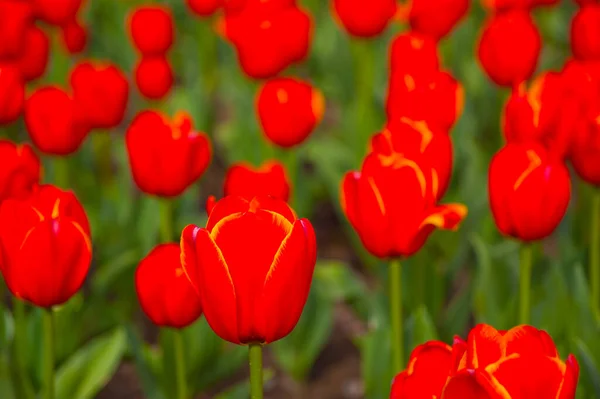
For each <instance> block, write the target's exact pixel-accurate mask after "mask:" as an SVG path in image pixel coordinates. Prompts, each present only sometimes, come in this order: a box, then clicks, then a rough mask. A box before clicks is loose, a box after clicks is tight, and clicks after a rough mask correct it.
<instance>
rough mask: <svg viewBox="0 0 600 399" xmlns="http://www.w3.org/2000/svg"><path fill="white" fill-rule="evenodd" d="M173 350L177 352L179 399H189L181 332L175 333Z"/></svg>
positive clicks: (177, 396) (176, 367)
mask: <svg viewBox="0 0 600 399" xmlns="http://www.w3.org/2000/svg"><path fill="white" fill-rule="evenodd" d="M172 335H173V350H174V351H175V375H176V379H177V395H176V398H177V399H186V398H187V382H186V370H185V352H184V345H183V334H182V332H181V331H180V330H176V331H173V334H172Z"/></svg>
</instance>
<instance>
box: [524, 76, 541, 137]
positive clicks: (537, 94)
mask: <svg viewBox="0 0 600 399" xmlns="http://www.w3.org/2000/svg"><path fill="white" fill-rule="evenodd" d="M545 79H546V76H545V75H544V76H540V77H538V78H537V79H536V80H534V81H533V83H532V84H531V87H530V89H529V92H528V93H527V101H528V102H529V104H530V105H531V109H532V110H533V125H534V126H535V127H538V126H539V125H540V111H541V109H542V89H543V88H544V80H545Z"/></svg>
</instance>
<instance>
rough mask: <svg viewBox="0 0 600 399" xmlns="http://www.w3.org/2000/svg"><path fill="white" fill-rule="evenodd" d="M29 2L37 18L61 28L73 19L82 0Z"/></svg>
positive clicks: (33, 0) (31, 0) (35, 0)
mask: <svg viewBox="0 0 600 399" xmlns="http://www.w3.org/2000/svg"><path fill="white" fill-rule="evenodd" d="M29 2H30V3H31V5H32V6H33V9H34V13H35V16H36V17H37V18H39V19H41V20H43V21H44V22H47V23H49V24H52V25H57V26H61V25H64V24H66V23H67V22H69V21H72V20H73V19H75V16H76V15H77V11H79V8H80V7H81V4H82V3H83V0H60V1H57V0H29Z"/></svg>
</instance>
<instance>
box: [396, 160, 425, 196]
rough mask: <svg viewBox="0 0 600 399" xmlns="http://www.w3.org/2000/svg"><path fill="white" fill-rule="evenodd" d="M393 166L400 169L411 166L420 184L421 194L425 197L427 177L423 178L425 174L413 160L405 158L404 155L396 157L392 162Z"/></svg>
mask: <svg viewBox="0 0 600 399" xmlns="http://www.w3.org/2000/svg"><path fill="white" fill-rule="evenodd" d="M393 167H394V168H396V169H401V168H404V167H407V168H411V169H412V170H413V171H414V172H415V176H416V177H417V180H418V181H419V185H420V186H421V195H422V196H423V197H425V194H426V193H427V179H425V174H424V173H423V170H422V169H421V167H420V166H419V165H418V164H417V163H416V162H415V161H413V160H411V159H407V158H404V157H402V156H401V157H397V159H396V161H395V162H394V164H393Z"/></svg>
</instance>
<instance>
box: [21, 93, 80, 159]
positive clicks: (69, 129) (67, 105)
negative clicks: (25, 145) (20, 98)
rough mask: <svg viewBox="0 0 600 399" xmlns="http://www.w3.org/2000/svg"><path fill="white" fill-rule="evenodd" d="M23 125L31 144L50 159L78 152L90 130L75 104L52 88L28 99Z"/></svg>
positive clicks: (66, 95) (66, 94)
mask: <svg viewBox="0 0 600 399" xmlns="http://www.w3.org/2000/svg"><path fill="white" fill-rule="evenodd" d="M25 125H26V126H27V131H28V132H29V137H31V141H32V142H33V144H35V146H36V147H37V148H38V149H39V150H40V151H42V152H45V153H46V154H53V155H68V154H71V153H73V152H75V151H77V150H78V149H79V147H80V146H81V144H82V143H83V140H84V139H85V138H86V136H87V134H88V133H89V130H90V129H89V125H88V123H87V120H86V118H85V115H83V114H82V112H81V109H80V108H79V106H78V104H77V102H76V101H75V100H73V98H72V97H71V96H70V95H69V94H68V93H67V92H65V91H64V90H62V89H60V88H58V87H52V86H48V87H42V88H39V89H37V90H36V91H34V92H33V94H32V95H31V97H29V98H28V99H27V103H26V104H25Z"/></svg>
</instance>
